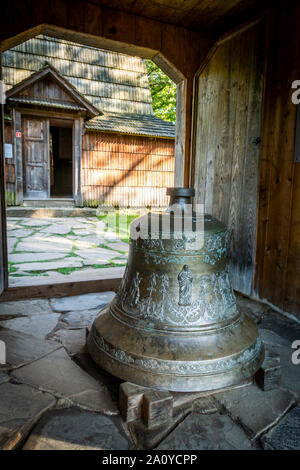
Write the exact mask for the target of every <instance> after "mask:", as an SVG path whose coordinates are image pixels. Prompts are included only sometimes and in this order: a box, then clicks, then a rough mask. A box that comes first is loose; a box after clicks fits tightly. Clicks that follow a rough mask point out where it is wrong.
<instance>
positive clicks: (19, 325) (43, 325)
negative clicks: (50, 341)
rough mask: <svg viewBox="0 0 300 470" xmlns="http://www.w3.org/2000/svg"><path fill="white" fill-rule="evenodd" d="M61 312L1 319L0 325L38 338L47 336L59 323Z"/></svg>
mask: <svg viewBox="0 0 300 470" xmlns="http://www.w3.org/2000/svg"><path fill="white" fill-rule="evenodd" d="M59 317H60V314H57V313H53V312H52V313H50V314H44V313H42V314H40V315H36V314H35V315H32V316H28V317H21V318H14V319H12V320H7V321H1V322H0V326H3V327H5V328H9V329H11V330H15V331H19V332H20V333H27V334H30V335H32V336H36V337H37V338H45V337H46V336H47V335H48V334H49V333H51V331H52V330H54V328H55V327H56V325H57V322H58V319H59Z"/></svg>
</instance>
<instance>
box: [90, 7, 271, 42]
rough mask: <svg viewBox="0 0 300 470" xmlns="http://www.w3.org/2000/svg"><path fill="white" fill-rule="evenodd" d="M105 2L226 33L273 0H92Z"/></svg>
mask: <svg viewBox="0 0 300 470" xmlns="http://www.w3.org/2000/svg"><path fill="white" fill-rule="evenodd" d="M93 1H94V2H97V3H99V4H101V5H103V6H107V7H110V8H115V9H116V10H121V11H125V12H128V13H134V14H136V15H140V16H144V17H146V18H151V19H154V20H158V21H161V22H164V23H169V24H173V25H177V26H183V27H185V28H188V29H192V30H195V31H201V32H204V33H218V34H220V33H223V32H224V31H226V30H228V29H230V28H233V27H235V26H237V25H238V24H240V23H242V22H244V21H246V20H247V19H249V18H251V17H253V16H255V15H257V14H260V13H261V12H262V11H264V9H265V8H266V7H268V5H269V4H271V3H272V4H273V5H274V3H275V2H274V0H273V2H271V1H270V0H93Z"/></svg>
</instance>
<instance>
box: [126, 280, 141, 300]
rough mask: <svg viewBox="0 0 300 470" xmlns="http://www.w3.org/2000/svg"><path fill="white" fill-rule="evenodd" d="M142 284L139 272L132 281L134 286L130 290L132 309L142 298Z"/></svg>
mask: <svg viewBox="0 0 300 470" xmlns="http://www.w3.org/2000/svg"><path fill="white" fill-rule="evenodd" d="M140 283H141V278H140V273H139V272H137V273H136V275H135V277H134V278H133V280H132V284H131V287H130V290H129V295H128V297H129V304H130V306H131V307H134V306H135V305H137V303H138V301H139V298H140Z"/></svg>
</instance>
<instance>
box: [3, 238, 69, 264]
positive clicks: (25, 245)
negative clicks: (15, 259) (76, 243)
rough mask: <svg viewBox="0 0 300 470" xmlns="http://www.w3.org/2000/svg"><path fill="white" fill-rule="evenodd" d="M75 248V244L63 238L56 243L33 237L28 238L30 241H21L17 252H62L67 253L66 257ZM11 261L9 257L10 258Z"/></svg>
mask: <svg viewBox="0 0 300 470" xmlns="http://www.w3.org/2000/svg"><path fill="white" fill-rule="evenodd" d="M72 246H73V242H72V241H71V240H65V239H64V238H62V239H61V240H59V242H58V243H57V242H55V241H43V240H36V239H33V237H30V238H28V241H26V242H25V241H24V239H23V241H21V242H19V243H18V245H17V248H16V251H21V252H23V251H24V252H27V253H28V252H29V253H35V252H39V253H41V252H52V253H53V252H54V253H56V252H60V253H65V254H66V255H67V254H69V253H70V251H71V249H72ZM8 259H9V257H8Z"/></svg>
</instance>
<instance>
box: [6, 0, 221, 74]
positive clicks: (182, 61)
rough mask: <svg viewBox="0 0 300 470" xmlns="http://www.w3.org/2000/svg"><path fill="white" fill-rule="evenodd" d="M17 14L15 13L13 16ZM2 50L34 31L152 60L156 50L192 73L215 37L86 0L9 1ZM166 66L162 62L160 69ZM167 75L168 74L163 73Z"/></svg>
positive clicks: (180, 70) (175, 66)
mask: <svg viewBox="0 0 300 470" xmlns="http://www.w3.org/2000/svg"><path fill="white" fill-rule="evenodd" d="M16 12H18V14H17V15H16ZM2 18H5V22H4V24H3V25H2V28H1V31H0V41H1V48H2V50H6V49H10V48H11V47H13V46H15V45H17V44H19V43H21V42H24V41H25V40H27V39H29V38H30V37H33V36H35V35H37V34H41V33H43V34H48V35H54V36H56V37H59V38H63V39H66V40H71V41H74V42H79V43H83V44H87V45H90V46H93V47H100V48H104V49H108V50H114V51H116V52H122V53H124V54H129V55H135V56H140V57H143V58H149V59H152V58H154V57H155V56H156V55H157V54H158V53H160V54H161V55H162V57H164V58H165V59H166V64H172V66H173V67H174V69H175V70H178V71H179V72H180V73H181V74H182V75H183V76H184V77H186V78H188V77H193V75H194V74H195V72H196V70H197V68H198V65H199V61H200V62H201V61H202V59H203V58H204V57H205V55H206V54H207V52H208V50H209V49H210V48H211V46H212V44H213V43H214V42H215V40H216V37H215V36H212V35H207V34H201V33H199V32H195V31H190V30H188V29H186V28H183V27H179V26H173V25H170V24H166V23H163V22H160V21H156V20H150V19H148V18H143V17H142V16H137V15H134V14H131V13H125V12H122V11H119V10H115V9H113V8H109V7H103V6H100V5H99V4H96V3H94V2H91V1H88V0H72V2H70V1H68V0H59V1H57V0H50V1H49V2H40V1H39V0H32V1H31V2H30V8H28V5H27V2H25V1H24V2H22V3H21V4H20V2H19V1H17V0H11V1H10V2H7V3H6V5H5V9H4V11H3V12H2ZM164 66H165V65H164V64H162V67H164ZM167 73H168V72H167Z"/></svg>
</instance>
